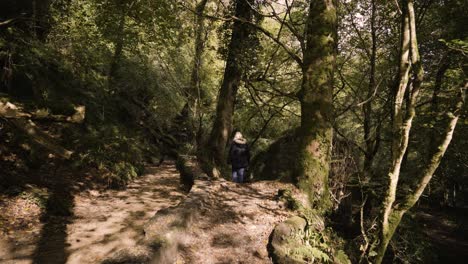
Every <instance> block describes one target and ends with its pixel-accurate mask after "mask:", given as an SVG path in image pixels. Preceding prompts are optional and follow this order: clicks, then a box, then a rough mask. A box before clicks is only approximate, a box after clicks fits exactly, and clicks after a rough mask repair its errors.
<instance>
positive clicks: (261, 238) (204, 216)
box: [149, 179, 295, 264]
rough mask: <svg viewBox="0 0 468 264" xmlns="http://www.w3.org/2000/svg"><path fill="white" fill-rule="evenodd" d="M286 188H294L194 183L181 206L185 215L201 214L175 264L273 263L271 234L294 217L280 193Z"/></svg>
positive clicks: (181, 244)
mask: <svg viewBox="0 0 468 264" xmlns="http://www.w3.org/2000/svg"><path fill="white" fill-rule="evenodd" d="M287 188H289V189H295V188H294V187H293V186H292V185H291V184H285V183H279V182H268V181H264V182H255V183H245V184H237V183H233V182H229V181H225V180H223V179H221V180H216V181H212V182H211V181H195V185H194V187H193V188H192V191H191V192H190V194H189V196H188V197H187V201H189V202H185V203H186V204H181V205H180V206H179V207H181V208H183V211H188V210H190V209H188V208H194V207H197V209H192V210H193V211H196V212H194V213H192V215H191V218H192V219H191V221H190V223H189V224H188V227H187V228H186V231H185V232H183V234H181V235H180V237H179V239H178V247H179V250H178V252H177V256H176V263H193V264H198V263H199V264H214V263H252V264H254V263H255V264H260V263H272V261H271V259H270V256H269V253H268V251H267V247H268V243H269V238H270V234H271V232H272V231H273V229H274V227H275V226H276V225H277V224H279V223H280V222H282V221H284V220H286V219H287V218H289V217H291V216H292V214H293V212H292V211H290V210H288V209H287V208H286V207H285V205H284V203H283V202H282V201H279V200H278V199H277V194H278V190H279V189H287ZM191 199H193V200H196V201H197V202H196V204H197V205H196V206H193V204H192V203H191V202H190V200H191ZM149 230H151V228H149Z"/></svg>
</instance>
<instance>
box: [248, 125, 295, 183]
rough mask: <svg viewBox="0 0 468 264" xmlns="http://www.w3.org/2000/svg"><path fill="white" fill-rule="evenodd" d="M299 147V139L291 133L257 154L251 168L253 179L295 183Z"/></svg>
mask: <svg viewBox="0 0 468 264" xmlns="http://www.w3.org/2000/svg"><path fill="white" fill-rule="evenodd" d="M298 145H299V141H298V137H296V136H295V132H294V131H291V132H289V133H287V134H286V135H285V136H283V137H282V138H280V139H278V140H277V141H276V142H274V143H273V144H271V145H270V147H269V148H268V149H267V150H266V151H264V152H261V153H259V154H257V155H256V156H255V157H254V158H253V160H252V164H251V167H250V168H251V172H252V175H253V178H254V179H255V180H280V181H282V182H293V183H295V181H296V180H295V177H294V175H296V172H295V171H294V170H295V168H297V167H298V161H297V160H296V159H295V157H297V155H296V154H297V151H298Z"/></svg>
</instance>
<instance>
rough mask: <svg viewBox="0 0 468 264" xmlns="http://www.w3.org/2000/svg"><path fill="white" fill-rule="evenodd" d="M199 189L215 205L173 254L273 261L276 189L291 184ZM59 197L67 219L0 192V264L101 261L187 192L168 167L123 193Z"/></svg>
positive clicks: (283, 213)
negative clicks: (270, 242) (269, 248)
mask: <svg viewBox="0 0 468 264" xmlns="http://www.w3.org/2000/svg"><path fill="white" fill-rule="evenodd" d="M78 184H80V183H78ZM59 187H60V186H59ZM199 187H201V188H202V189H203V192H204V193H206V194H207V195H209V196H210V197H212V198H213V199H212V202H211V204H210V205H209V206H208V207H205V209H204V210H205V212H206V210H208V213H206V215H204V216H203V218H202V219H201V220H202V221H197V222H194V223H193V225H192V226H191V228H190V236H189V237H188V238H187V240H186V242H187V243H189V245H187V246H186V247H184V248H183V250H182V251H181V252H179V255H180V257H181V259H179V261H181V262H182V263H271V260H270V258H269V256H268V252H267V244H268V239H269V236H270V233H271V232H272V230H273V228H274V226H275V225H276V224H278V223H279V222H281V221H283V220H285V219H287V218H288V217H289V216H290V215H291V212H290V211H289V210H288V209H287V208H285V207H284V205H283V203H282V202H280V201H277V199H276V198H275V196H276V194H277V192H278V189H280V188H288V187H292V185H289V184H282V183H271V182H257V183H247V184H241V185H239V184H235V183H232V182H228V181H225V180H220V181H215V182H210V181H202V184H200V186H199ZM52 195H54V194H52ZM67 195H68V197H67ZM57 197H59V198H57ZM57 197H55V199H66V198H68V199H70V200H71V201H72V202H71V205H70V213H69V215H68V216H58V215H54V214H50V215H48V210H47V209H44V208H42V209H41V207H40V206H39V205H38V203H37V201H34V199H31V197H30V196H27V195H16V196H7V195H4V194H1V193H0V212H2V213H1V214H0V263H1V264H6V263H8V264H10V263H11V264H13V263H14V264H26V263H38V264H42V263H47V264H54V263H69V264H78V263H80V264H87V263H100V262H101V261H102V260H103V259H105V257H107V256H109V255H112V253H115V252H118V251H119V250H120V249H123V248H129V247H130V248H131V247H134V246H135V245H137V244H138V241H139V240H141V239H142V237H143V228H144V225H145V223H147V222H148V220H149V219H150V218H151V217H152V216H153V215H155V213H156V212H158V211H160V210H161V209H165V208H170V207H172V206H175V205H177V204H179V203H180V202H181V201H183V200H184V199H185V198H186V197H187V194H186V193H184V191H182V188H181V186H180V181H179V173H178V172H177V170H176V169H175V166H174V164H173V163H167V164H163V165H162V166H161V167H149V168H147V172H146V174H145V175H143V176H142V177H140V178H138V179H137V180H135V181H134V182H132V183H130V184H129V185H128V186H127V187H126V188H125V189H123V190H105V189H102V188H85V189H83V188H82V189H80V190H79V191H76V192H74V191H69V190H64V192H63V193H60V190H59V191H57ZM52 198H54V197H52ZM204 214H205V213H204Z"/></svg>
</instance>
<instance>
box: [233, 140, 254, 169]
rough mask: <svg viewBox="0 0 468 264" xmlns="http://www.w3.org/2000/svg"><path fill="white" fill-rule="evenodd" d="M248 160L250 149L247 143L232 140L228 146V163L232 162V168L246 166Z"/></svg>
mask: <svg viewBox="0 0 468 264" xmlns="http://www.w3.org/2000/svg"><path fill="white" fill-rule="evenodd" d="M249 161H250V151H249V146H248V145H247V144H241V143H237V142H235V141H233V142H232V144H231V147H230V148H229V157H228V163H231V164H232V169H233V170H236V169H240V168H247V167H248V166H249Z"/></svg>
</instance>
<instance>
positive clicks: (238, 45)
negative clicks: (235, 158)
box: [207, 0, 254, 176]
mask: <svg viewBox="0 0 468 264" xmlns="http://www.w3.org/2000/svg"><path fill="white" fill-rule="evenodd" d="M253 3H254V1H253V0H237V1H236V11H235V16H236V17H237V18H239V19H238V20H235V22H234V27H233V29H232V35H231V40H230V43H229V47H228V48H229V50H228V56H227V61H226V68H225V70H224V79H223V83H222V85H221V89H220V92H219V97H218V104H217V106H216V116H215V119H214V123H213V128H212V130H211V134H210V137H209V139H208V144H207V147H208V158H209V161H208V162H210V163H211V164H212V165H214V170H213V174H217V169H216V168H219V167H222V166H223V165H224V164H225V163H226V157H225V149H226V145H227V143H228V139H229V136H230V134H231V131H232V116H233V112H234V104H235V100H236V94H237V89H238V87H239V84H240V81H241V78H242V74H243V72H244V68H245V67H246V66H247V65H243V63H242V61H245V58H244V57H243V56H244V54H245V51H246V50H247V49H249V48H252V47H248V45H247V43H248V40H249V36H250V35H251V34H252V29H251V27H250V25H249V24H248V23H247V22H242V21H248V22H250V21H252V18H253V11H252V8H251V6H252V5H253ZM215 176H216V175H215Z"/></svg>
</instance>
